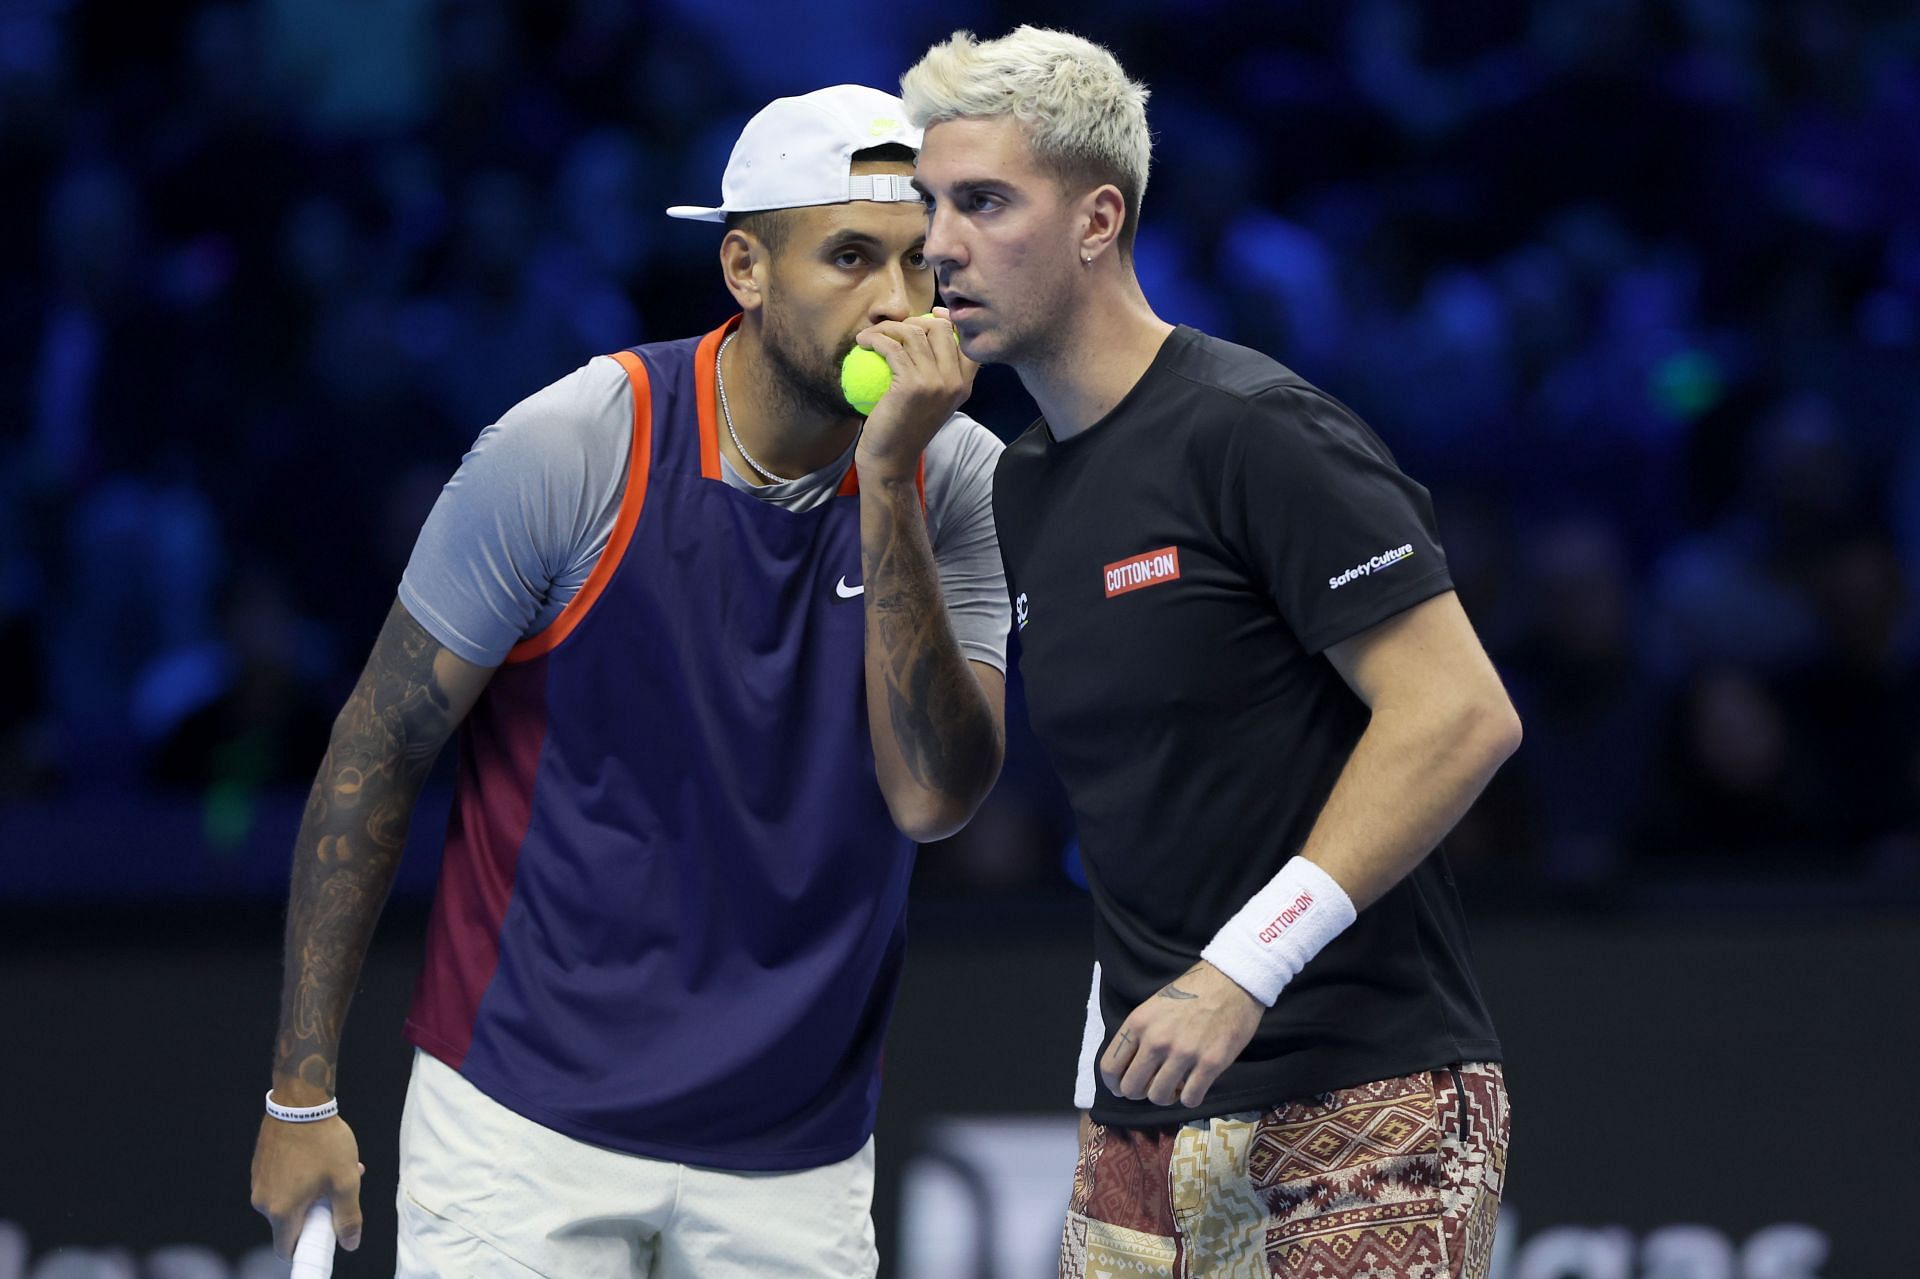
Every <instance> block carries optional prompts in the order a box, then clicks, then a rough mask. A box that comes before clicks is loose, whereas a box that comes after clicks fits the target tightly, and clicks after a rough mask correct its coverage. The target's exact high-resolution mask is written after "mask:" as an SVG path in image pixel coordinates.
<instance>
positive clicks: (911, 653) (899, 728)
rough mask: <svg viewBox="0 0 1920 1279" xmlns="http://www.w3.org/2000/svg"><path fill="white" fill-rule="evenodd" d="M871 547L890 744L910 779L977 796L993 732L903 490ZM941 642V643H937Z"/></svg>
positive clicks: (992, 763) (991, 759)
mask: <svg viewBox="0 0 1920 1279" xmlns="http://www.w3.org/2000/svg"><path fill="white" fill-rule="evenodd" d="M896 500H897V501H899V502H902V503H911V504H912V505H911V506H910V507H909V508H907V509H902V508H900V507H896V508H895V510H894V512H893V515H894V516H895V518H893V519H890V520H889V521H888V522H887V528H886V531H885V534H884V535H883V536H882V537H881V538H880V539H879V544H878V545H877V546H872V547H868V548H866V550H865V559H866V579H867V584H868V607H869V608H872V609H874V610H875V611H876V615H877V627H876V635H877V639H878V645H879V648H880V659H881V664H882V670H883V672H884V674H885V678H886V685H887V713H888V718H889V721H890V722H891V724H892V726H893V735H894V740H895V741H896V742H898V743H899V747H900V754H901V756H902V758H903V759H904V761H905V763H906V765H907V769H908V771H909V772H910V773H911V774H912V775H913V778H914V780H915V781H917V782H919V783H920V784H921V785H922V786H925V787H927V788H928V789H930V790H934V791H938V792H940V793H942V794H945V795H954V796H966V797H968V798H973V799H977V798H978V797H979V792H980V791H982V790H984V788H985V785H986V784H987V783H988V781H989V780H990V778H991V774H992V770H993V769H994V768H995V767H996V764H997V759H998V740H997V739H998V732H999V730H998V728H997V727H996V726H995V724H994V720H993V715H992V713H991V711H989V710H988V708H987V705H986V702H985V699H984V698H983V697H982V696H981V694H980V685H979V682H978V681H977V680H976V679H975V677H974V675H973V672H972V671H970V670H969V669H967V665H966V661H965V659H964V658H958V660H956V657H957V649H955V648H954V647H953V642H952V640H951V639H950V638H949V637H948V634H947V630H946V628H947V627H948V625H949V623H948V621H947V618H946V610H945V608H944V606H943V605H942V603H941V600H940V584H939V575H938V573H937V571H936V570H935V568H934V564H933V557H932V554H931V553H930V551H928V550H924V549H922V548H921V547H919V546H916V545H913V544H912V542H911V541H910V540H909V539H910V538H913V537H915V536H916V533H917V535H918V536H919V537H924V533H918V531H917V530H915V529H914V528H913V524H907V525H906V529H907V530H908V531H903V527H902V526H903V522H904V521H907V520H911V521H913V523H914V524H917V523H918V522H919V521H920V519H921V515H920V511H919V509H918V503H917V498H916V497H915V496H914V495H913V493H912V492H911V491H904V492H903V493H902V494H901V495H900V496H899V497H898V498H897V499H896ZM943 640H944V641H945V642H944V643H942V641H943Z"/></svg>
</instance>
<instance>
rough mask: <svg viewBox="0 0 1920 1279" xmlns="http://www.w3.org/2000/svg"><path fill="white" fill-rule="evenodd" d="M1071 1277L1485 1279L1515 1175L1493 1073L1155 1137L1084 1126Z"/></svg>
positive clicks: (1425, 1079) (1071, 1214) (1227, 1119)
mask: <svg viewBox="0 0 1920 1279" xmlns="http://www.w3.org/2000/svg"><path fill="white" fill-rule="evenodd" d="M1080 1133H1081V1136H1080V1159H1079V1162H1078V1164H1076V1165H1075V1167H1074V1170H1073V1200H1072V1202H1071V1203H1070V1205H1069V1206H1068V1211H1067V1225H1066V1231H1065V1233H1064V1235H1063V1236H1062V1238H1061V1241H1060V1275H1061V1279H1095V1277H1096V1276H1098V1277H1099V1279H1106V1277H1107V1276H1115V1277H1116V1279H1118V1277H1119V1276H1152V1277H1154V1279H1295V1277H1296V1276H1297V1277H1298V1279H1483V1277H1484V1276H1485V1274H1486V1272H1487V1265H1488V1262H1489V1261H1490V1260H1491V1257H1492V1253H1493V1228H1494V1222H1495V1220H1496V1218H1497V1217H1498V1216H1499V1211H1500V1188H1501V1185H1502V1183H1503V1182H1504V1181H1505V1179H1506V1170H1507V1089H1506V1083H1505V1081H1504V1079H1503V1077H1502V1075H1501V1071H1500V1067H1499V1066H1497V1065H1492V1064H1489V1063H1469V1064H1467V1065H1463V1066H1456V1067H1452V1068H1444V1067H1443V1068H1442V1069H1440V1070H1434V1071H1421V1072H1420V1073H1418V1074H1414V1075H1405V1076H1402V1077H1401V1078H1398V1079H1383V1080H1381V1081H1379V1082H1378V1083H1371V1084H1362V1085H1360V1086H1359V1087H1356V1088H1342V1089H1341V1090H1339V1091H1338V1092H1334V1093H1327V1094H1323V1095H1322V1096H1320V1097H1317V1098H1312V1099H1309V1100H1306V1101H1297V1102H1291V1103H1289V1104H1287V1105H1284V1106H1278V1107H1275V1108H1274V1109H1272V1110H1263V1111H1246V1112H1242V1113H1240V1114H1232V1115H1219V1116H1216V1117H1214V1118H1212V1119H1204V1120H1194V1121H1192V1122H1189V1123H1185V1124H1170V1125H1165V1126H1161V1127H1157V1128H1120V1127H1114V1126H1109V1125H1106V1124H1096V1123H1093V1122H1092V1121H1091V1120H1089V1119H1087V1118H1086V1117H1085V1116H1082V1119H1081V1124H1080Z"/></svg>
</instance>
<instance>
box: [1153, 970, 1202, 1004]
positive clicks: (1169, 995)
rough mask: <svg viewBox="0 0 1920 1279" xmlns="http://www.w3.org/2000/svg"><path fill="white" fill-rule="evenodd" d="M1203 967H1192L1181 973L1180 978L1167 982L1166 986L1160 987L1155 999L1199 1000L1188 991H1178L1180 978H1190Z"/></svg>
mask: <svg viewBox="0 0 1920 1279" xmlns="http://www.w3.org/2000/svg"><path fill="white" fill-rule="evenodd" d="M1204 966H1205V965H1203V964H1195V965H1193V967H1191V968H1189V969H1187V971H1186V972H1184V973H1181V974H1180V977H1176V978H1174V979H1173V980H1172V981H1170V982H1168V983H1167V984H1166V985H1164V986H1162V987H1161V988H1160V990H1159V992H1158V994H1157V995H1156V998H1159V999H1198V998H1200V996H1198V995H1196V994H1194V993H1193V992H1192V991H1190V990H1182V989H1180V985H1179V982H1180V979H1181V978H1182V977H1191V976H1193V975H1194V974H1195V973H1197V972H1199V971H1200V969H1201V968H1203V967H1204Z"/></svg>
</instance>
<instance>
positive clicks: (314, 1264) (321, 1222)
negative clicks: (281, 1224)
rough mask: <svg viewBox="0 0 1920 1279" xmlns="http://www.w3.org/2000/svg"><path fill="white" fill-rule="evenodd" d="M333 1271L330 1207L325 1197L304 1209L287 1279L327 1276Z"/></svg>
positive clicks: (322, 1278) (320, 1278)
mask: <svg viewBox="0 0 1920 1279" xmlns="http://www.w3.org/2000/svg"><path fill="white" fill-rule="evenodd" d="M332 1274H333V1207H332V1205H330V1204H329V1203H328V1202H327V1201H326V1200H325V1199H322V1200H320V1201H319V1202H318V1203H316V1204H314V1205H313V1207H311V1208H309V1209H307V1220H306V1224H304V1225H302V1226H301V1227H300V1242H298V1243H296V1244H294V1245H293V1271H292V1274H291V1277H290V1279H329V1277H330V1276H331V1275H332Z"/></svg>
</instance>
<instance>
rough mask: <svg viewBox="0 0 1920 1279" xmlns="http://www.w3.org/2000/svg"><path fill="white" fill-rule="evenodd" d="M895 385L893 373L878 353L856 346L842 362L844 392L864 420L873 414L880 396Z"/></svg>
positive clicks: (841, 376) (842, 391)
mask: <svg viewBox="0 0 1920 1279" xmlns="http://www.w3.org/2000/svg"><path fill="white" fill-rule="evenodd" d="M892 385H893V370H892V369H891V368H889V367H888V365H887V362H886V361H885V360H883V359H881V358H880V355H879V353H878V352H876V351H869V350H868V349H867V348H866V347H864V346H856V347H854V348H853V350H851V351H848V352H847V358H846V359H845V360H842V361H841V362H840V390H841V393H842V394H844V395H845V396H846V397H847V403H849V404H851V405H853V407H854V410H855V411H856V412H857V413H859V414H860V416H861V417H865V416H866V415H867V414H869V413H871V412H873V406H874V405H876V404H878V403H879V402H880V397H881V396H883V395H885V394H886V393H887V388H888V387H890V386H892Z"/></svg>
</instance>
